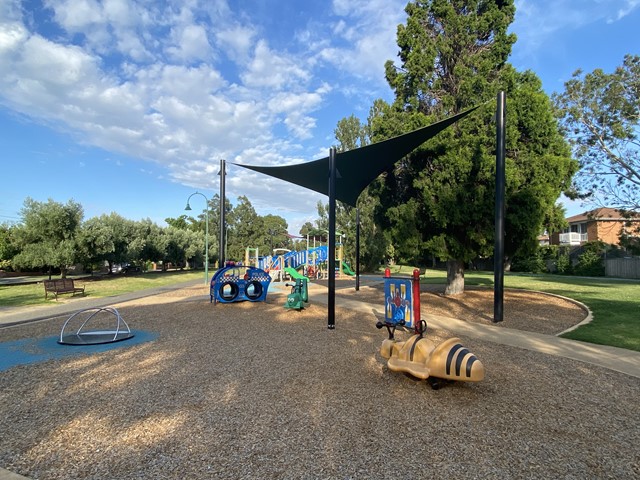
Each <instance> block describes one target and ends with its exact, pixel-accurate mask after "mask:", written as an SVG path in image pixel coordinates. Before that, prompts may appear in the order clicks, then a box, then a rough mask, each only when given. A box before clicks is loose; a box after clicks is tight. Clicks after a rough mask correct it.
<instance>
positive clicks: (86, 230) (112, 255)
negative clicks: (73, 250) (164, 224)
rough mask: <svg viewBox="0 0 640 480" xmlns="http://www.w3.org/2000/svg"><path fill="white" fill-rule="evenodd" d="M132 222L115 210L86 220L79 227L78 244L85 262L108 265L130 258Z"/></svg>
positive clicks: (109, 270) (111, 265)
mask: <svg viewBox="0 0 640 480" xmlns="http://www.w3.org/2000/svg"><path fill="white" fill-rule="evenodd" d="M133 226H134V223H133V222H132V221H130V220H127V219H125V218H124V217H122V216H121V215H118V214H117V213H115V212H112V213H110V214H109V215H106V214H103V215H100V216H99V217H93V218H90V219H88V220H86V221H85V222H84V223H83V224H82V227H81V229H80V235H79V246H80V248H81V249H82V251H83V253H84V257H85V259H86V262H87V263H89V264H92V265H94V266H101V264H102V265H104V263H105V262H106V263H107V264H108V265H109V269H108V272H109V273H111V268H112V267H113V265H114V264H117V263H125V262H128V261H130V260H132V259H131V258H129V250H128V246H129V243H130V242H131V240H132V238H133V233H134V228H133Z"/></svg>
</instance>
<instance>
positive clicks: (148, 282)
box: [0, 271, 204, 307]
mask: <svg viewBox="0 0 640 480" xmlns="http://www.w3.org/2000/svg"><path fill="white" fill-rule="evenodd" d="M198 279H200V280H202V281H203V283H204V273H203V272H191V271H185V272H179V271H176V272H173V271H172V272H162V273H142V274H139V275H131V276H124V275H108V276H100V277H89V278H86V279H82V280H76V284H78V285H84V287H85V290H84V292H85V296H87V297H92V298H102V297H109V296H112V295H121V294H123V293H129V292H135V291H138V290H145V289H147V288H157V287H163V286H165V285H172V284H175V283H180V282H188V281H191V280H198ZM69 296H70V295H69V294H65V295H61V296H60V297H59V298H60V299H64V298H67V297H69ZM55 303H56V302H55V300H54V299H53V297H52V296H49V299H47V300H45V298H44V286H43V285H42V284H41V283H38V284H32V285H0V307H22V306H28V305H42V304H55Z"/></svg>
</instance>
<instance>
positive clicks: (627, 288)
mask: <svg viewBox="0 0 640 480" xmlns="http://www.w3.org/2000/svg"><path fill="white" fill-rule="evenodd" d="M404 273H407V272H404ZM446 276H447V275H446V272H444V271H437V270H427V273H426V275H423V276H422V277H421V281H423V282H427V283H434V284H444V283H445V281H446ZM465 284H466V285H480V286H489V287H493V273H489V272H465ZM504 286H505V288H521V289H527V290H536V291H540V292H548V293H554V294H556V295H562V296H564V297H569V298H573V299H574V300H578V301H579V302H582V303H584V304H585V305H587V306H588V307H589V308H590V309H591V311H592V312H593V321H592V322H591V323H589V324H587V325H584V326H582V327H580V328H578V329H576V330H574V331H572V332H569V333H566V334H564V335H563V337H565V338H571V339H574V340H582V341H584V342H590V343H598V344H601V345H612V346H614V347H620V348H626V349H629V350H636V351H640V282H638V281H633V280H616V279H607V278H597V279H595V278H583V277H572V276H563V275H520V274H509V273H508V274H506V275H505V277H504Z"/></svg>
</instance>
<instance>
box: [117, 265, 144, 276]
mask: <svg viewBox="0 0 640 480" xmlns="http://www.w3.org/2000/svg"><path fill="white" fill-rule="evenodd" d="M135 272H140V267H138V266H137V265H132V264H131V263H116V264H114V265H113V267H111V273H123V274H126V273H135Z"/></svg>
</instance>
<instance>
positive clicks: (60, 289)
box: [44, 278, 84, 302]
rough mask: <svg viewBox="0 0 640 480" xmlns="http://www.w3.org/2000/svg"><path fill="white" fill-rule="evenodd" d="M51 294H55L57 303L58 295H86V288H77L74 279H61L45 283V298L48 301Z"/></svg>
mask: <svg viewBox="0 0 640 480" xmlns="http://www.w3.org/2000/svg"><path fill="white" fill-rule="evenodd" d="M49 293H53V295H54V297H55V299H56V302H57V301H58V295H59V294H61V293H71V294H72V295H75V294H76V293H82V294H83V295H84V287H76V286H75V283H74V282H73V279H72V278H60V279H56V280H45V281H44V298H45V299H46V298H47V296H48V295H49Z"/></svg>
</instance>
